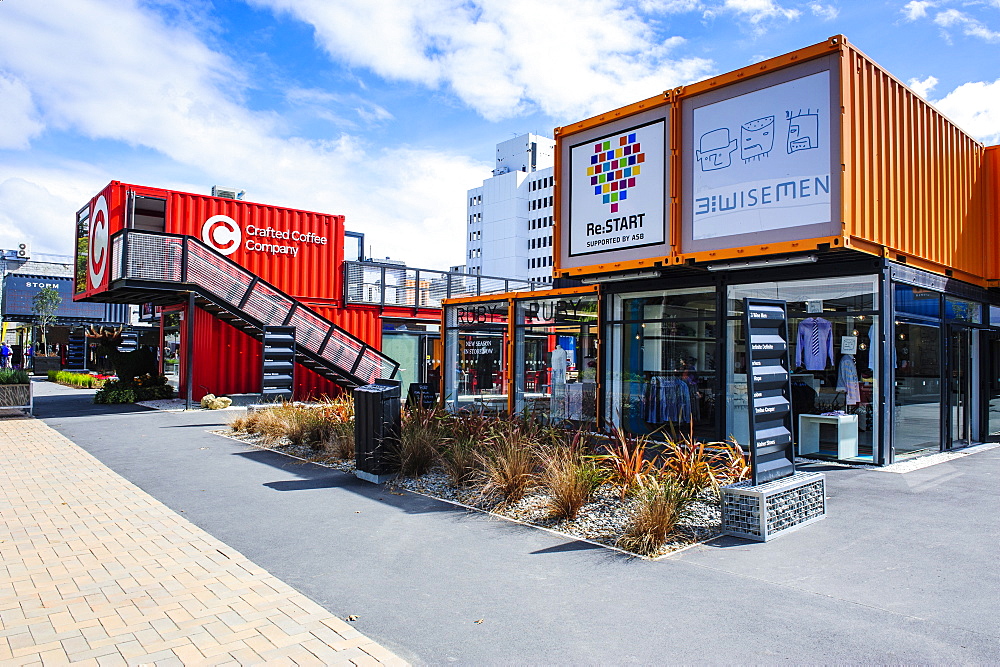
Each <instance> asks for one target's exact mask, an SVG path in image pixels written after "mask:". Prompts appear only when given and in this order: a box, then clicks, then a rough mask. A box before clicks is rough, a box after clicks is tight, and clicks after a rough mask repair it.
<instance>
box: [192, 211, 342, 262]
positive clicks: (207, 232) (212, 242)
mask: <svg viewBox="0 0 1000 667" xmlns="http://www.w3.org/2000/svg"><path fill="white" fill-rule="evenodd" d="M201 240H202V241H204V242H205V243H207V244H208V245H209V246H211V247H212V248H214V249H215V250H216V251H218V252H219V253H221V254H223V255H232V254H233V253H234V252H236V251H237V250H239V249H240V248H243V249H244V250H247V251H249V252H263V253H268V254H270V255H290V256H291V257H298V254H299V251H300V250H301V249H302V248H303V247H307V246H309V245H310V244H311V245H326V244H327V243H328V242H329V240H328V239H327V238H326V237H325V236H320V235H319V234H316V233H315V232H302V231H299V230H297V229H291V230H288V229H275V228H274V227H258V226H256V225H247V226H246V227H245V228H244V229H240V226H239V225H238V224H237V223H236V221H235V220H233V219H232V218H230V217H229V216H228V215H213V216H212V217H211V218H209V219H208V220H206V221H205V224H204V225H202V227H201Z"/></svg>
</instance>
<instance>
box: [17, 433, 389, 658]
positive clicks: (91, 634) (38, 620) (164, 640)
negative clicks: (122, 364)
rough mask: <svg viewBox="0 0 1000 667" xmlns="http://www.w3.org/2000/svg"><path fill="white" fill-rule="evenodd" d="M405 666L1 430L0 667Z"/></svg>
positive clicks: (125, 489) (228, 556)
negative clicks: (69, 666) (74, 665)
mask: <svg viewBox="0 0 1000 667" xmlns="http://www.w3.org/2000/svg"><path fill="white" fill-rule="evenodd" d="M66 662H81V663H84V664H92V665H112V664H129V665H136V664H151V663H155V664H157V665H178V664H199V665H201V664H226V663H228V664H254V663H262V662H267V663H268V664H286V665H293V664H299V665H306V664H318V665H323V664H326V665H349V664H356V665H377V664H390V665H399V664H405V663H404V662H403V661H402V660H400V659H399V658H398V657H396V656H395V655H393V654H392V653H390V652H389V651H387V650H386V649H384V648H382V647H381V646H379V645H378V644H376V643H375V642H373V641H371V640H370V639H368V638H367V637H364V636H362V635H361V634H360V633H359V632H357V631H356V630H354V629H353V628H352V627H351V626H350V625H349V624H348V623H346V622H344V621H342V620H340V619H339V618H336V617H334V616H331V615H330V613H329V612H327V611H326V610H325V609H323V608H322V607H320V606H319V605H317V604H316V603H314V602H312V601H311V600H309V599H308V598H306V597H305V596H303V595H301V594H299V593H297V592H296V591H295V590H294V589H292V588H291V587H290V586H288V585H286V584H284V583H283V582H281V581H279V580H278V579H276V578H275V577H273V576H271V575H269V574H268V573H267V572H265V571H264V570H262V569H261V568H259V567H257V566H256V565H254V564H253V563H252V562H250V561H249V560H247V559H246V558H245V557H244V556H243V555H241V554H240V553H238V552H236V551H234V550H233V549H231V548H229V547H228V546H227V545H225V544H223V543H222V542H220V541H218V540H216V539H215V538H213V537H212V536H210V535H209V534H208V533H206V532H204V531H203V530H201V529H200V528H198V527H196V526H194V525H193V524H192V523H190V522H188V521H186V520H185V519H184V518H182V517H181V516H180V515H178V514H176V513H174V512H173V511H171V510H170V509H168V508H167V507H166V506H164V505H163V504H161V503H159V502H157V501H156V500H154V499H153V498H152V497H150V496H149V495H147V494H146V493H144V492H143V491H142V490H141V489H139V488H138V487H136V486H134V485H132V484H130V483H129V482H127V481H126V480H124V479H123V478H121V477H119V476H118V475H117V474H115V473H114V472H112V471H111V470H109V469H108V468H107V467H105V466H104V465H102V464H101V463H100V462H99V461H98V460H97V459H95V458H94V457H92V456H91V455H90V454H88V453H87V452H85V451H84V450H82V449H81V448H79V447H77V446H76V445H74V444H73V443H72V442H70V441H69V440H67V439H66V438H64V437H63V436H61V435H59V434H58V433H56V432H55V431H54V430H52V429H51V428H49V427H48V426H46V425H45V424H44V423H42V422H41V421H37V420H34V419H18V418H7V419H0V663H3V664H4V665H20V664H64V663H66Z"/></svg>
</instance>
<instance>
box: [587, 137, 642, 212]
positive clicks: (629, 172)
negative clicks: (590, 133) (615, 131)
mask: <svg viewBox="0 0 1000 667" xmlns="http://www.w3.org/2000/svg"><path fill="white" fill-rule="evenodd" d="M612 146H614V148H612ZM645 160H646V154H645V153H642V152H640V145H639V142H638V141H637V140H636V136H635V132H632V133H629V134H622V135H620V136H617V137H615V138H614V139H608V140H606V141H602V142H599V143H596V144H594V154H593V155H591V156H590V166H589V167H587V175H588V176H590V184H591V185H592V186H593V187H594V194H595V195H596V196H599V197H601V198H602V201H603V203H605V204H610V205H611V212H612V213H617V212H618V202H621V201H625V200H626V199H628V191H629V188H634V187H635V178H636V176H638V175H639V172H640V169H641V167H640V165H641V164H642V163H643V162H644V161H645Z"/></svg>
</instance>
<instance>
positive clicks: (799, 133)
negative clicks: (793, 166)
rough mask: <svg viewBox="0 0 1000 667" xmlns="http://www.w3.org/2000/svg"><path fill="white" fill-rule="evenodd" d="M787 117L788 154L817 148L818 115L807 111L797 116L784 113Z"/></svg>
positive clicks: (789, 112)
mask: <svg viewBox="0 0 1000 667" xmlns="http://www.w3.org/2000/svg"><path fill="white" fill-rule="evenodd" d="M786 116H787V117H788V153H789V154H792V153H794V152H796V151H804V150H809V149H810V148H817V147H819V114H817V113H812V112H811V111H810V110H809V109H806V110H805V112H803V111H802V110H799V112H798V113H797V114H793V113H792V112H791V111H788V112H786Z"/></svg>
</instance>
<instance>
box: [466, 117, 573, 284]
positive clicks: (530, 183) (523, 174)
mask: <svg viewBox="0 0 1000 667" xmlns="http://www.w3.org/2000/svg"><path fill="white" fill-rule="evenodd" d="M554 155H555V141H553V140H552V139H549V138H547V137H541V136H538V135H535V134H524V135H521V136H519V137H515V138H513V139H509V140H507V141H504V142H501V143H499V144H497V154H496V166H495V168H494V169H493V176H492V177H490V178H488V179H486V180H485V181H483V184H482V186H480V187H477V188H473V189H471V190H469V192H468V198H467V201H466V211H467V214H468V215H467V219H466V222H467V225H466V227H467V234H466V243H465V245H466V253H465V264H466V266H467V267H468V269H467V270H468V272H469V273H476V274H480V275H487V276H504V277H507V278H520V279H522V280H532V281H534V282H536V283H538V284H539V285H540V286H544V285H551V284H552V231H553V230H552V226H553V218H552V210H553V209H552V203H553V193H554V188H553V186H554V175H553V171H554V169H553V167H554Z"/></svg>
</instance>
